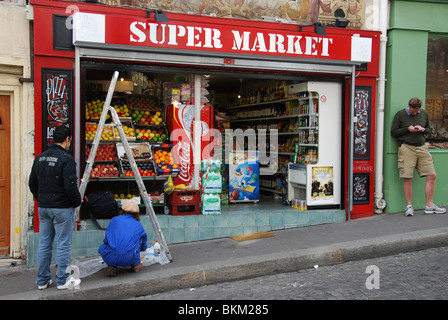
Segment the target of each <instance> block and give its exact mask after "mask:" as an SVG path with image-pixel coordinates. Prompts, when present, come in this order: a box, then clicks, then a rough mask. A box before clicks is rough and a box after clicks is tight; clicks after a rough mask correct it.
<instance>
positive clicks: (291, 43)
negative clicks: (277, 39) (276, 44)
mask: <svg viewBox="0 0 448 320" xmlns="http://www.w3.org/2000/svg"><path fill="white" fill-rule="evenodd" d="M286 38H287V39H288V51H286V53H291V54H292V53H295V54H303V52H302V48H300V39H302V36H292V35H287V36H286ZM294 38H297V39H296V40H294Z"/></svg>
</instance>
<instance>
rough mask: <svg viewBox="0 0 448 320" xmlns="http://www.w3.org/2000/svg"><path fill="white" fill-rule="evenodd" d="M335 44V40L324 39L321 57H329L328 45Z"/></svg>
mask: <svg viewBox="0 0 448 320" xmlns="http://www.w3.org/2000/svg"><path fill="white" fill-rule="evenodd" d="M329 43H331V44H332V43H333V39H331V38H322V54H321V56H324V57H328V56H329V55H330V54H329V53H328V44H329Z"/></svg>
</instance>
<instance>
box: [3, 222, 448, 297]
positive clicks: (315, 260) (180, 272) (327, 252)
mask: <svg viewBox="0 0 448 320" xmlns="http://www.w3.org/2000/svg"><path fill="white" fill-rule="evenodd" d="M443 246H448V228H440V229H430V230H424V231H416V232H410V233H404V234H398V235H393V236H384V237H377V238H369V239H363V240H358V241H356V242H343V243H336V244H333V245H328V246H321V247H316V248H309V249H305V250H295V251H289V252H279V253H278V254H266V255H259V256H255V257H247V258H238V259H229V260H227V261H219V262H213V263H206V264H203V265H201V266H196V267H189V268H188V269H187V268H185V267H176V268H174V269H170V275H169V276H166V275H165V274H164V273H166V272H163V270H162V271H153V272H150V273H147V274H145V277H146V278H145V279H137V278H135V279H132V280H131V281H127V282H121V283H120V282H119V281H115V283H113V284H110V282H107V281H105V282H104V286H101V287H98V286H96V287H89V283H87V284H85V285H84V284H83V283H81V289H80V290H76V289H75V290H64V291H60V292H54V291H53V292H50V291H49V292H46V290H42V291H41V292H40V293H41V295H40V297H37V296H36V293H34V294H31V293H30V295H28V296H27V295H25V296H24V295H23V294H22V295H21V296H20V299H24V298H25V299H36V298H37V299H43V300H60V299H67V300H68V299H73V300H95V299H126V298H132V297H138V296H146V295H152V294H157V293H162V292H166V291H171V290H177V289H186V288H194V287H200V286H204V285H211V284H216V283H220V282H230V281H238V280H244V279H249V278H255V277H260V276H266V275H272V274H276V273H285V272H296V271H299V270H304V269H309V268H313V267H314V266H316V265H318V266H319V267H323V266H330V265H335V264H340V263H345V262H348V261H356V260H365V259H371V258H378V257H383V256H389V255H394V254H398V253H404V252H409V251H419V250H424V249H429V248H436V247H443ZM148 277H149V278H148ZM0 298H3V297H0Z"/></svg>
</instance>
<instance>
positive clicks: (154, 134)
mask: <svg viewBox="0 0 448 320" xmlns="http://www.w3.org/2000/svg"><path fill="white" fill-rule="evenodd" d="M126 99H127V101H128V105H129V108H131V117H132V120H133V121H134V127H135V133H136V138H137V140H141V141H148V142H149V143H156V144H160V143H165V142H167V139H168V138H169V137H168V133H167V130H166V125H165V121H164V117H165V113H164V108H162V107H161V106H160V104H159V101H158V99H157V97H154V96H149V95H134V94H133V95H128V96H127V97H126Z"/></svg>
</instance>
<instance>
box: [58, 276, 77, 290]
mask: <svg viewBox="0 0 448 320" xmlns="http://www.w3.org/2000/svg"><path fill="white" fill-rule="evenodd" d="M80 283H81V279H75V278H73V276H69V277H68V278H67V281H65V283H64V284H62V285H58V287H57V288H58V289H59V290H65V289H76V288H78V286H79V284H80Z"/></svg>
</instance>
